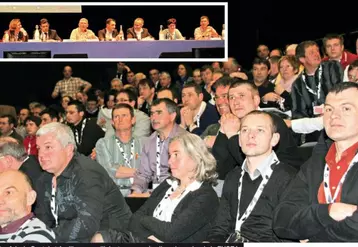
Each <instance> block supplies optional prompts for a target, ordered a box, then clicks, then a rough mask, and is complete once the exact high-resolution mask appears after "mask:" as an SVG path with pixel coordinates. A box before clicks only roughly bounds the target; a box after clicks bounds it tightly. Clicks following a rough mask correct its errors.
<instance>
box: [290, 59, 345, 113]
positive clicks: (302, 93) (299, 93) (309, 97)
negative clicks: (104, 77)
mask: <svg viewBox="0 0 358 247" xmlns="http://www.w3.org/2000/svg"><path fill="white" fill-rule="evenodd" d="M321 66H322V84H321V89H320V91H321V92H320V97H319V99H318V98H317V97H315V96H314V95H313V94H311V93H310V92H309V91H308V90H307V88H306V83H305V82H304V80H303V79H302V75H303V74H305V71H303V72H302V73H301V74H300V75H299V76H298V77H297V79H296V80H295V82H294V83H293V84H292V91H291V98H292V118H293V119H296V118H304V117H314V114H313V107H312V104H313V103H314V104H315V105H321V104H323V103H324V102H325V99H326V96H327V94H328V91H329V90H330V89H331V88H332V87H333V86H334V85H335V84H338V83H340V82H343V70H342V66H341V64H340V63H339V62H337V61H333V60H330V61H326V62H322V63H321ZM314 77H315V82H316V83H318V81H319V69H317V70H316V73H315V75H314ZM306 81H307V76H306ZM317 86H318V85H317Z"/></svg>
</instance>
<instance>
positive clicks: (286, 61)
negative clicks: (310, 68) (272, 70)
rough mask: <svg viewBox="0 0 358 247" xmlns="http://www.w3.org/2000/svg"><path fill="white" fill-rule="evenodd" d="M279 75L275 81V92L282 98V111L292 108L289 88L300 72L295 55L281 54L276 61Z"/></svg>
mask: <svg viewBox="0 0 358 247" xmlns="http://www.w3.org/2000/svg"><path fill="white" fill-rule="evenodd" d="M278 68H279V76H277V80H276V82H275V93H277V94H278V95H280V96H281V97H282V98H284V99H285V100H284V102H283V105H281V106H280V107H281V110H282V111H288V110H291V108H292V99H291V89H292V84H293V83H294V82H295V80H296V78H297V77H298V75H299V74H300V71H299V68H300V63H299V61H298V60H297V58H296V57H295V56H283V57H282V58H281V59H280V61H279V62H278Z"/></svg>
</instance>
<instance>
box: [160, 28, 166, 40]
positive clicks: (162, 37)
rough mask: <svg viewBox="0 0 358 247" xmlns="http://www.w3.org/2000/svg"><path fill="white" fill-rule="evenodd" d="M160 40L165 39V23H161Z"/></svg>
mask: <svg viewBox="0 0 358 247" xmlns="http://www.w3.org/2000/svg"><path fill="white" fill-rule="evenodd" d="M159 40H165V35H164V31H163V25H160V30H159Z"/></svg>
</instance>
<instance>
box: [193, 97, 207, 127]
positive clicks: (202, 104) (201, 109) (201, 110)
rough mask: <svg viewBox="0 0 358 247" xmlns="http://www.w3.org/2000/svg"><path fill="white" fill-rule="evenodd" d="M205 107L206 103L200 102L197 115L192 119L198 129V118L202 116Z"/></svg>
mask: <svg viewBox="0 0 358 247" xmlns="http://www.w3.org/2000/svg"><path fill="white" fill-rule="evenodd" d="M205 107H206V103H205V102H202V103H201V105H200V109H199V112H198V114H196V116H195V117H194V122H196V126H198V128H200V117H201V115H202V114H203V112H204V110H205Z"/></svg>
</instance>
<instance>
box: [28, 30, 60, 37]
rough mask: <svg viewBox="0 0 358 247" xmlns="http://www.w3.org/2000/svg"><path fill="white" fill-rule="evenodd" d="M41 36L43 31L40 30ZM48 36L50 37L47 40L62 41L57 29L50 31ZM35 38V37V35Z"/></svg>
mask: <svg viewBox="0 0 358 247" xmlns="http://www.w3.org/2000/svg"><path fill="white" fill-rule="evenodd" d="M41 34H42V31H41V30H40V37H41ZM47 35H48V38H47V39H53V40H62V39H61V38H60V36H58V34H57V31H56V30H55V29H49V30H48V33H47ZM33 37H35V35H34V36H33Z"/></svg>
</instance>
